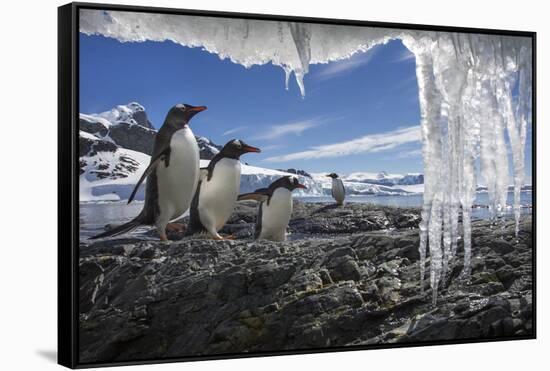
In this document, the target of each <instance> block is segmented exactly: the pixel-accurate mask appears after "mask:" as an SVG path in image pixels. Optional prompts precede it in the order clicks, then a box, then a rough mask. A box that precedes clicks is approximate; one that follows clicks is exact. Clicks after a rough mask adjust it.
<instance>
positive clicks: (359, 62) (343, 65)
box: [315, 47, 378, 80]
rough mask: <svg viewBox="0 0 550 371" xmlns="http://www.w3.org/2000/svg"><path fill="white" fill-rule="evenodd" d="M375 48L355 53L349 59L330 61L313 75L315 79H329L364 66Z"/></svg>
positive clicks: (370, 58)
mask: <svg viewBox="0 0 550 371" xmlns="http://www.w3.org/2000/svg"><path fill="white" fill-rule="evenodd" d="M376 50H378V49H377V48H376V47H375V48H372V49H370V50H368V51H367V52H359V53H356V54H354V55H353V56H352V57H351V58H349V59H344V60H341V61H335V62H331V63H329V64H328V65H327V66H326V67H324V68H323V69H322V70H321V71H320V72H319V73H317V74H316V75H315V78H316V79H317V80H329V79H332V78H333V77H337V76H340V75H342V74H345V73H348V72H350V71H352V70H354V69H356V68H359V67H361V66H364V65H366V64H368V63H369V62H370V61H371V60H372V58H373V57H374V55H375V54H376Z"/></svg>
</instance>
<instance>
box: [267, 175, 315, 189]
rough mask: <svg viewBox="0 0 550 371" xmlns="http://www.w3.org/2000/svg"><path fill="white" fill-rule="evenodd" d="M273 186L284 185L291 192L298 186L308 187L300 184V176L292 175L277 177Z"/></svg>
mask: <svg viewBox="0 0 550 371" xmlns="http://www.w3.org/2000/svg"><path fill="white" fill-rule="evenodd" d="M272 186H274V187H273V188H279V187H283V188H286V189H288V190H289V191H290V192H292V191H293V190H295V189H297V188H301V189H307V187H306V186H305V185H303V184H300V182H299V181H298V178H296V177H293V176H290V175H288V176H284V177H282V178H279V179H277V180H276V181H274V182H273V183H272Z"/></svg>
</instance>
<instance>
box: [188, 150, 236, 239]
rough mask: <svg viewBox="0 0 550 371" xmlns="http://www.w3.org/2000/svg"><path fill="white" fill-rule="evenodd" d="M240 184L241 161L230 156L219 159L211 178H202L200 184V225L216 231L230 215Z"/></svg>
mask: <svg viewBox="0 0 550 371" xmlns="http://www.w3.org/2000/svg"><path fill="white" fill-rule="evenodd" d="M240 186H241V162H240V161H239V160H235V159H231V158H222V159H221V160H219V161H218V162H217V163H216V165H215V167H214V170H213V173H212V178H210V180H207V179H206V178H204V179H203V180H202V182H201V185H200V187H201V188H200V191H199V203H198V206H197V209H198V212H199V218H200V220H201V223H202V225H203V226H204V227H205V228H206V229H207V230H208V231H209V232H211V233H212V232H214V231H215V232H217V231H218V230H220V229H221V228H222V227H223V226H224V224H225V222H227V220H228V219H229V217H230V216H231V213H232V212H233V209H234V208H235V203H236V202H237V196H238V195H239V188H240Z"/></svg>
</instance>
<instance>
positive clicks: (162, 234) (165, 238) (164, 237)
mask: <svg viewBox="0 0 550 371" xmlns="http://www.w3.org/2000/svg"><path fill="white" fill-rule="evenodd" d="M160 240H161V241H163V242H166V241H168V237H167V236H166V233H161V234H160Z"/></svg>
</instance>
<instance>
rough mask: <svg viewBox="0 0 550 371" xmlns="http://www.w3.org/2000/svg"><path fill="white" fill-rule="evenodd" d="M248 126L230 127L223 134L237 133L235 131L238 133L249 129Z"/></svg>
mask: <svg viewBox="0 0 550 371" xmlns="http://www.w3.org/2000/svg"><path fill="white" fill-rule="evenodd" d="M247 128H248V126H237V127H235V128H233V129H229V130H227V131H225V132H224V133H223V134H222V135H223V136H228V135H231V134H235V133H238V132H239V131H243V130H244V129H247Z"/></svg>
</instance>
